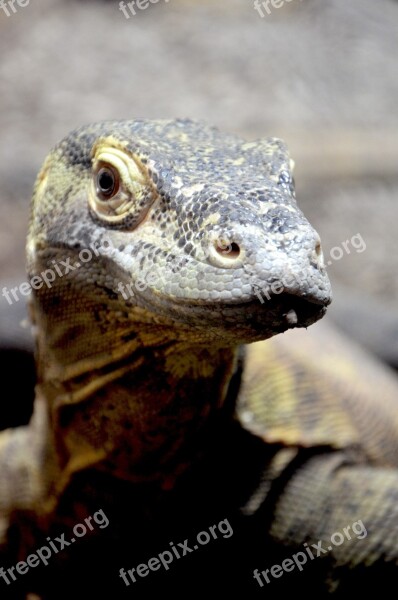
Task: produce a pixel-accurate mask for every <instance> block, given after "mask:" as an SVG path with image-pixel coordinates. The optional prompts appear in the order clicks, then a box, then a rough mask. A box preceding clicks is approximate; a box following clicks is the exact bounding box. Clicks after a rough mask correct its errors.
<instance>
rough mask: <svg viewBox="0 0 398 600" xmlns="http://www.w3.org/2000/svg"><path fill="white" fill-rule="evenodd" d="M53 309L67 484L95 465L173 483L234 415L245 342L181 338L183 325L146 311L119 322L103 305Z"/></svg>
mask: <svg viewBox="0 0 398 600" xmlns="http://www.w3.org/2000/svg"><path fill="white" fill-rule="evenodd" d="M48 309H49V306H47V307H39V305H37V306H36V307H35V308H34V318H35V321H36V324H37V326H38V327H37V330H38V332H39V333H38V352H37V354H38V372H39V373H38V375H39V389H40V391H41V392H42V393H43V395H44V397H45V398H46V401H47V405H48V409H49V421H50V431H49V443H50V446H51V447H52V450H51V448H50V454H51V455H55V456H56V462H57V463H58V470H59V474H58V476H57V478H58V479H59V481H60V483H59V487H61V488H64V487H65V486H66V485H67V483H68V482H69V481H70V479H71V476H72V475H73V474H75V473H77V472H79V471H82V470H85V469H88V468H95V469H99V470H101V471H105V472H108V473H112V475H114V476H117V477H119V478H122V479H126V480H130V481H134V482H155V483H157V484H158V485H159V486H160V487H161V488H163V489H171V488H172V487H173V485H174V483H175V481H176V478H177V477H178V475H179V474H180V473H181V472H183V471H184V470H185V469H186V468H187V467H188V466H189V465H190V464H192V462H193V461H194V460H195V457H197V456H200V455H201V453H203V449H204V447H205V445H206V440H207V439H208V437H209V432H210V431H212V430H214V427H215V426H216V427H217V423H219V422H220V419H227V420H229V419H230V417H231V414H232V412H233V405H232V406H231V402H230V401H228V403H227V404H228V406H226V404H225V400H226V397H227V394H228V388H229V383H230V380H231V377H232V376H233V374H234V372H235V371H236V369H237V362H238V361H237V356H238V348H237V347H222V346H221V345H220V341H217V342H214V343H204V342H203V340H200V335H199V336H198V341H195V339H193V337H194V336H193V335H192V332H190V334H188V333H186V334H183V335H181V336H180V339H175V338H176V333H175V327H174V325H167V324H165V323H162V324H159V323H157V324H154V323H153V322H151V321H152V318H151V316H150V315H145V313H143V311H142V310H140V311H137V312H134V311H132V313H131V314H129V316H128V320H124V321H123V320H122V319H121V320H119V321H117V322H114V323H113V326H112V327H109V315H108V316H107V323H101V320H100V319H99V311H98V307H95V309H94V308H93V306H86V307H83V308H82V307H81V305H80V310H79V312H78V313H76V318H70V316H69V317H66V316H65V311H64V310H62V308H57V307H56V306H55V307H54V305H53V307H52V310H51V311H50V310H48ZM69 312H70V311H69ZM135 319H136V321H135ZM145 321H147V322H145ZM82 323H84V326H83V325H82ZM187 331H188V330H187ZM173 336H174V337H173ZM188 338H190V339H188ZM170 340H172V341H170ZM228 397H229V396H228ZM232 404H233V403H232Z"/></svg>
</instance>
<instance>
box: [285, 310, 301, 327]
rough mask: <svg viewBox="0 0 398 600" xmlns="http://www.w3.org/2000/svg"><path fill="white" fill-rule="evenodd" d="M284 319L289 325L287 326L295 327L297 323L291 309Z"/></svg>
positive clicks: (294, 312) (294, 313)
mask: <svg viewBox="0 0 398 600" xmlns="http://www.w3.org/2000/svg"><path fill="white" fill-rule="evenodd" d="M284 317H285V319H286V321H287V322H288V323H289V325H295V324H296V323H297V321H298V318H297V313H296V311H295V310H293V309H291V310H289V312H287V313H286V314H285V315H284Z"/></svg>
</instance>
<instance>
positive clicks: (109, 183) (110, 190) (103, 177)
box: [96, 165, 120, 200]
mask: <svg viewBox="0 0 398 600" xmlns="http://www.w3.org/2000/svg"><path fill="white" fill-rule="evenodd" d="M96 184H97V194H98V196H99V197H100V199H101V200H110V199H111V198H113V196H115V194H117V192H118V191H119V186H120V177H119V173H118V172H117V170H116V169H115V168H114V167H111V166H109V165H106V166H102V167H101V168H100V169H99V171H98V173H97V176H96Z"/></svg>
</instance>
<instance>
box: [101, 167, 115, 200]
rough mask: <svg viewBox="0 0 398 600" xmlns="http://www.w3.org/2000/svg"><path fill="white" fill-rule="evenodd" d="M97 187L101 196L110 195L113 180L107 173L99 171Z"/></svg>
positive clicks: (113, 183) (109, 173)
mask: <svg viewBox="0 0 398 600" xmlns="http://www.w3.org/2000/svg"><path fill="white" fill-rule="evenodd" d="M98 185H99V188H100V190H101V192H102V193H103V194H107V195H109V194H112V192H113V189H114V187H115V178H114V176H113V174H112V173H111V172H109V171H101V172H100V174H99V178H98Z"/></svg>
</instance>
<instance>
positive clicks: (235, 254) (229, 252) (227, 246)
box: [214, 240, 240, 260]
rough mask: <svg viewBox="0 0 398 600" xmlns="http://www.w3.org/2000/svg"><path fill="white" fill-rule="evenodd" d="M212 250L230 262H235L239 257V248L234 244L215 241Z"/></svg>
mask: <svg viewBox="0 0 398 600" xmlns="http://www.w3.org/2000/svg"><path fill="white" fill-rule="evenodd" d="M214 248H215V250H216V252H218V254H221V256H222V257H223V258H229V259H232V260H236V259H237V258H239V255H240V247H239V245H238V244H236V243H235V242H231V243H228V242H224V241H223V240H222V241H220V240H219V241H216V242H215V244H214Z"/></svg>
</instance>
